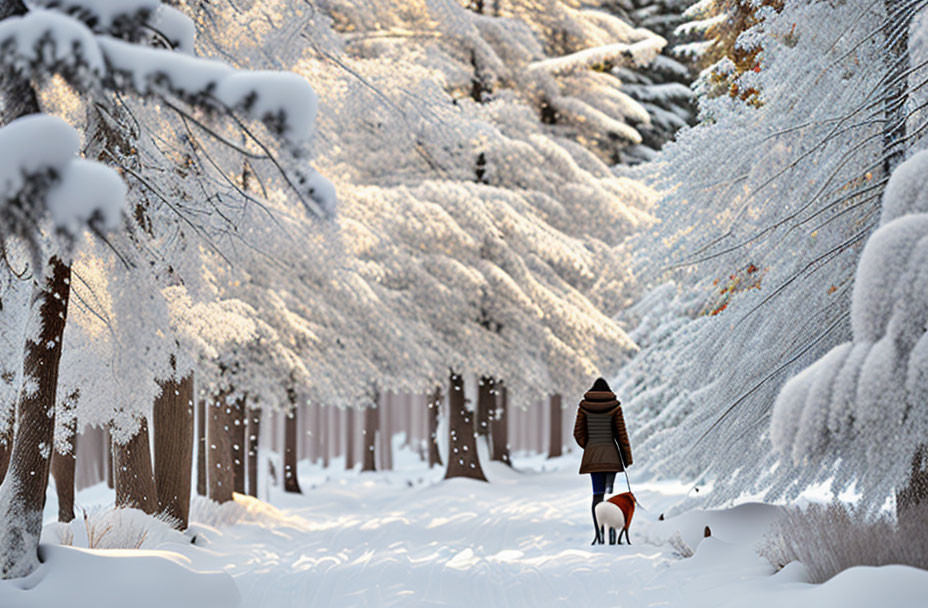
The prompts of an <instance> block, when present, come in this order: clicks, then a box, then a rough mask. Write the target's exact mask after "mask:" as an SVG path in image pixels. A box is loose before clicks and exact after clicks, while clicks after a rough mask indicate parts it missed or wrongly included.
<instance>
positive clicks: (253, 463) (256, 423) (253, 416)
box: [248, 407, 261, 498]
mask: <svg viewBox="0 0 928 608" xmlns="http://www.w3.org/2000/svg"><path fill="white" fill-rule="evenodd" d="M259 437H261V408H260V407H256V408H254V409H252V410H248V493H249V494H250V495H252V496H254V497H255V498H257V497H258V439H259Z"/></svg>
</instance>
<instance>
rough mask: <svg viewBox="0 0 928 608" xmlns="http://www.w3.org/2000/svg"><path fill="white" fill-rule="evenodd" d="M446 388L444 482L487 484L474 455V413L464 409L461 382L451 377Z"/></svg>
mask: <svg viewBox="0 0 928 608" xmlns="http://www.w3.org/2000/svg"><path fill="white" fill-rule="evenodd" d="M449 384H450V385H449V388H448V438H449V442H448V447H449V452H448V468H447V470H446V471H445V479H452V478H454V477H469V478H470V479H478V480H480V481H486V480H487V478H486V476H485V475H484V474H483V469H482V468H481V466H480V457H479V456H478V455H477V438H476V433H475V432H474V412H472V411H470V410H468V409H467V405H466V403H465V400H464V379H463V378H462V377H461V376H460V375H459V374H455V373H454V372H452V373H451V378H450V383H449Z"/></svg>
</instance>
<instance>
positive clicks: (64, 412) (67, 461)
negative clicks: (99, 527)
mask: <svg viewBox="0 0 928 608" xmlns="http://www.w3.org/2000/svg"><path fill="white" fill-rule="evenodd" d="M79 397H80V391H74V392H73V393H71V394H70V395H68V396H67V397H66V398H64V399H62V400H61V402H60V403H59V407H60V408H61V409H60V410H59V412H58V413H56V418H57V420H56V421H57V423H58V426H59V427H60V428H59V429H58V430H57V431H56V434H58V433H61V434H64V435H65V440H64V445H62V444H60V443H59V442H58V441H57V437H56V438H55V439H56V441H55V447H54V449H53V450H52V476H53V477H54V478H55V492H56V494H57V495H58V521H60V522H62V523H69V522H70V521H72V520H73V519H74V465H75V464H76V462H77V415H76V412H75V408H76V407H77V400H78V398H79ZM61 449H63V452H62V451H59V450H61Z"/></svg>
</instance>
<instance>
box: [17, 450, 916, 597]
mask: <svg viewBox="0 0 928 608" xmlns="http://www.w3.org/2000/svg"><path fill="white" fill-rule="evenodd" d="M397 456H398V457H397V463H396V464H397V470H394V471H390V472H383V473H374V474H360V473H358V472H356V471H350V472H346V471H344V467H343V466H339V464H340V463H338V462H333V463H332V464H333V466H332V467H331V468H329V469H321V468H318V467H310V466H303V468H302V471H301V475H300V481H301V485H302V487H303V491H304V493H303V494H302V495H286V494H283V493H281V492H280V491H279V490H276V489H273V490H271V491H270V495H269V496H266V497H265V498H267V499H268V500H267V501H257V500H254V499H251V498H248V497H237V498H236V502H235V503H229V504H227V505H226V506H224V507H223V508H222V509H221V510H219V511H217V510H216V509H215V508H214V507H206V508H204V506H205V505H207V504H208V503H207V502H206V501H204V500H203V499H197V500H196V501H195V504H194V505H193V511H192V513H191V519H192V520H193V521H194V522H195V523H193V524H192V525H191V530H190V531H188V534H195V535H196V539H195V540H196V542H195V544H190V543H189V539H185V538H184V537H180V538H179V539H173V540H172V541H171V542H164V543H162V544H160V545H158V546H156V547H154V548H157V549H160V550H162V551H168V552H170V553H165V554H157V553H156V554H152V556H151V557H148V558H145V559H149V560H151V559H159V558H158V555H163V556H164V558H166V560H173V562H175V563H176V564H179V565H180V566H181V567H183V568H184V569H185V570H184V572H189V570H193V571H194V574H195V573H196V572H225V574H223V575H221V577H225V578H224V579H222V578H215V577H216V576H217V575H207V576H204V575H199V576H204V580H203V582H202V583H197V582H196V581H195V580H194V581H192V582H190V581H188V582H187V583H185V584H188V585H190V589H192V590H194V591H195V592H194V591H191V592H190V593H186V592H182V591H177V590H176V589H175V590H174V591H175V593H174V597H177V596H178V595H180V596H181V597H183V598H187V597H190V598H191V601H190V603H189V605H190V606H191V608H192V607H193V606H196V607H197V608H213V606H216V608H220V607H221V608H232V606H231V605H230V602H229V601H228V599H225V600H223V601H218V600H217V599H216V598H215V594H214V593H213V592H211V591H210V589H211V588H217V587H215V586H216V585H219V587H218V588H219V589H220V590H221V591H222V592H223V593H225V594H226V595H225V597H228V593H227V592H231V593H232V594H233V595H234V594H235V593H236V588H237V593H238V594H239V595H240V596H241V598H242V603H241V605H242V606H243V607H244V608H291V607H293V608H295V607H298V606H299V607H307V606H313V607H329V606H331V607H338V608H342V607H351V606H364V607H368V606H371V607H379V606H455V607H457V606H460V607H468V608H469V607H473V606H480V607H485V606H488V607H495V606H506V607H521V606H532V607H533V608H534V607H537V606H622V607H645V606H648V607H661V606H663V607H672V608H676V607H679V608H710V607H711V608H715V607H723V606H727V607H731V608H735V607H737V608H742V607H744V608H747V607H750V608H763V607H770V608H774V607H777V608H780V607H781V606H782V605H784V604H789V605H790V606H791V608H800V607H806V606H808V607H809V608H812V607H819V606H837V605H840V606H842V608H854V607H857V606H860V607H861V608H863V607H864V606H866V607H867V608H870V607H871V606H873V605H874V604H876V603H878V602H879V603H883V604H885V603H886V599H887V597H889V598H890V599H891V600H892V601H891V602H890V603H889V604H886V605H891V606H893V608H907V607H909V606H911V607H913V608H914V607H916V606H924V602H923V597H924V594H923V590H924V589H926V588H928V573H926V572H924V571H921V570H915V569H913V568H905V567H902V566H889V567H885V568H879V569H874V568H854V569H852V570H849V571H846V572H845V573H842V574H841V575H839V576H838V577H835V578H834V579H832V580H831V581H829V582H828V583H826V584H824V585H809V584H807V583H803V582H800V581H801V580H802V568H801V566H799V565H798V564H791V565H790V566H788V567H787V568H786V569H784V570H783V571H781V572H779V573H777V574H773V569H772V568H771V567H770V566H769V565H768V564H767V563H766V562H765V561H763V560H762V559H761V558H759V557H758V556H757V554H756V552H755V545H756V544H757V542H758V540H759V539H760V537H761V536H762V535H763V534H764V532H765V530H766V528H767V526H768V524H769V523H770V521H771V520H772V518H774V517H776V516H777V513H778V509H779V508H778V507H773V506H770V505H764V504H758V503H748V504H742V505H740V506H737V507H734V508H732V509H724V510H716V511H703V510H698V509H694V510H690V511H687V512H685V513H683V514H681V515H679V516H677V517H673V518H669V519H667V520H666V521H657V517H658V515H659V514H660V513H661V512H662V511H664V510H665V509H666V508H668V507H669V506H670V505H672V504H674V503H677V502H678V501H679V500H680V499H681V498H682V497H683V496H684V495H685V494H686V491H687V490H688V489H689V488H688V487H686V486H682V485H679V484H674V483H655V482H648V481H646V480H636V479H635V477H634V476H633V478H632V483H633V484H634V489H635V492H636V496H637V497H638V499H639V501H640V502H641V503H642V504H644V505H645V507H647V509H648V510H647V511H641V510H639V512H638V513H636V515H635V519H634V521H633V525H632V533H631V537H632V542H633V543H634V544H633V545H631V546H628V545H621V546H609V545H604V546H595V547H592V546H590V540H591V538H592V533H593V531H592V526H591V524H590V503H589V500H590V496H589V488H588V487H587V484H588V483H589V481H588V479H587V478H586V477H581V476H579V475H577V473H576V470H577V466H578V456H577V455H576V454H569V455H567V456H564V457H563V458H561V459H558V460H554V461H546V460H544V459H543V458H541V457H538V458H532V459H523V460H521V461H517V462H516V465H517V469H518V470H511V469H508V468H507V467H504V466H501V465H495V464H490V465H489V466H488V467H487V469H486V471H487V474H488V477H489V478H490V479H491V483H488V484H487V483H481V482H475V481H470V480H460V479H459V480H451V481H443V480H442V474H443V471H441V470H439V469H435V470H428V469H427V468H426V467H425V466H424V465H422V464H421V463H420V462H419V461H418V458H416V457H415V456H414V455H413V454H411V453H409V452H402V451H397ZM302 465H306V463H302ZM485 466H486V465H485ZM623 481H624V480H622V479H621V478H620V479H618V480H617V483H618V484H619V485H618V486H617V488H616V489H617V490H618V491H621V490H622V489H624V488H623V486H622V483H623ZM51 496H52V497H53V493H52V494H51ZM112 499H113V497H112V493H111V491H108V490H106V488H105V486H97V487H96V488H91V489H88V490H86V491H85V492H83V493H81V494H80V495H79V496H78V502H79V503H83V505H84V506H92V505H93V504H94V503H99V504H101V505H105V504H110V505H111V504H112ZM54 509H56V506H55V504H54V500H53V499H52V500H51V501H50V503H49V505H48V513H47V515H48V519H49V520H52V519H54V515H55V510H54ZM230 518H231V519H232V520H234V523H233V522H232V521H230ZM707 525H708V526H710V527H711V530H712V536H711V537H710V538H703V530H704V529H705V527H706V526H707ZM677 532H679V533H680V535H681V538H682V540H683V541H684V542H685V543H686V544H688V545H689V546H690V547H692V548H694V549H695V550H696V552H695V556H693V557H690V558H683V557H682V556H680V555H679V554H677V553H676V552H675V549H674V548H672V547H671V545H670V544H668V543H667V542H666V541H667V539H668V538H669V537H670V536H671V535H673V534H675V533H677ZM172 534H174V535H176V533H172ZM178 540H179V542H178ZM61 551H63V553H60V555H59V557H58V558H56V559H58V560H62V559H64V560H65V561H66V564H65V566H62V565H61V564H62V563H64V562H61V561H59V562H58V564H59V565H58V566H55V567H54V568H51V569H50V570H49V571H48V572H47V573H46V574H48V577H47V579H46V581H45V582H42V581H41V580H38V582H39V583H40V584H38V586H37V587H36V589H38V590H41V589H42V588H43V585H44V586H45V587H46V589H45V593H46V594H48V593H49V589H48V587H49V586H50V585H51V586H53V588H52V591H54V590H55V589H57V588H59V587H64V586H67V587H73V585H70V584H69V583H67V580H69V579H68V578H67V577H65V578H62V577H61V576H60V574H61V571H62V569H65V570H67V571H69V572H72V573H71V574H70V576H71V578H72V579H73V578H74V577H75V576H81V577H83V579H82V582H83V583H88V581H87V579H88V578H90V577H98V578H100V581H101V582H100V584H99V585H95V584H89V583H88V584H83V585H81V586H80V588H81V589H82V590H83V591H82V592H84V593H87V594H89V595H88V598H84V599H86V600H87V603H86V605H94V606H98V607H104V606H105V607H109V606H124V605H125V604H124V597H117V594H113V593H111V594H110V596H107V595H106V591H107V589H108V584H109V583H108V580H107V578H106V577H107V575H106V574H105V573H104V572H102V571H101V570H105V569H107V567H106V566H103V567H101V566H94V567H93V568H89V567H87V566H86V564H87V563H88V562H86V559H88V558H82V557H81V554H80V553H79V552H78V553H75V551H76V550H73V549H63V550H59V552H61ZM92 553H93V555H102V556H104V557H105V556H107V555H109V556H110V557H109V559H118V560H121V561H119V562H117V563H116V565H117V566H119V567H122V568H123V571H124V572H126V573H128V574H127V575H128V576H131V573H132V572H133V568H134V569H135V570H136V571H138V573H140V576H138V582H137V583H135V582H132V583H125V584H124V586H125V585H126V584H128V585H130V586H131V585H136V586H138V587H139V593H138V594H137V598H136V600H135V601H134V602H133V604H132V605H133V606H134V608H141V607H142V606H145V607H148V606H151V607H156V608H162V606H164V605H167V604H164V603H162V602H160V601H159V600H158V599H157V598H158V597H159V594H162V593H163V592H164V588H165V586H170V585H172V584H174V583H172V581H177V580H182V578H183V575H182V573H181V575H178V573H177V572H176V571H169V570H166V571H165V573H164V575H163V576H162V577H161V578H160V579H159V580H155V579H157V578H158V577H151V576H148V574H147V573H148V572H150V570H149V569H148V568H150V566H151V564H152V563H151V562H149V565H148V566H145V565H144V564H143V563H142V562H139V566H136V567H132V566H125V567H123V566H122V565H123V564H125V563H126V562H125V561H123V560H126V559H127V557H126V556H127V555H129V554H130V553H131V552H130V553H127V552H120V553H115V554H113V553H111V554H107V553H106V552H105V551H103V552H92ZM172 556H173V557H172ZM164 558H162V561H165V559H164ZM67 560H70V561H67ZM67 564H71V565H67ZM81 564H85V566H84V569H83V570H82V571H81V572H80V573H79V574H74V573H73V571H74V570H75V568H81ZM155 565H157V564H155ZM174 568H175V570H176V566H174ZM188 569H189V570H188ZM46 574H41V575H40V576H39V577H38V579H41V577H43V576H46ZM56 576H57V578H56ZM229 576H231V578H229ZM210 577H213V578H210ZM63 581H64V582H63ZM233 581H234V582H233ZM3 585H4V583H2V582H0V605H3V606H4V608H6V606H5V605H4V604H3V598H4V597H15V598H26V597H29V596H28V594H27V595H16V594H14V593H12V590H11V589H10V588H8V587H4V586H3ZM70 590H73V589H69V591H70ZM87 590H89V591H87ZM4 593H8V595H7V596H4ZM94 594H96V595H94ZM900 594H901V595H900ZM52 595H56V593H52ZM98 595H99V596H100V597H97V596H98ZM111 596H113V597H111ZM32 597H38V596H35V595H32ZM114 597H115V599H114ZM194 597H195V598H196V599H195V600H194V599H193V598H194ZM108 598H109V599H108ZM75 601H77V604H78V605H85V604H82V603H81V601H83V600H81V598H75ZM146 601H147V602H148V603H146ZM20 603H21V602H20ZM232 603H234V602H232ZM28 605H29V606H40V607H42V608H45V606H46V605H48V606H51V604H46V603H43V602H42V601H35V602H32V603H30V604H28ZM55 605H57V604H55ZM170 605H171V606H172V608H176V607H178V606H181V607H183V606H185V604H184V600H181V601H179V602H178V601H177V600H176V599H175V600H173V601H172V602H171V603H170Z"/></svg>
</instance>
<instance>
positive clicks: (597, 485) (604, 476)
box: [590, 473, 615, 494]
mask: <svg viewBox="0 0 928 608" xmlns="http://www.w3.org/2000/svg"><path fill="white" fill-rule="evenodd" d="M590 479H592V480H593V494H607V493H608V494H612V485H613V484H614V483H615V473H590Z"/></svg>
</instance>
